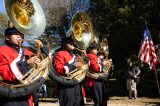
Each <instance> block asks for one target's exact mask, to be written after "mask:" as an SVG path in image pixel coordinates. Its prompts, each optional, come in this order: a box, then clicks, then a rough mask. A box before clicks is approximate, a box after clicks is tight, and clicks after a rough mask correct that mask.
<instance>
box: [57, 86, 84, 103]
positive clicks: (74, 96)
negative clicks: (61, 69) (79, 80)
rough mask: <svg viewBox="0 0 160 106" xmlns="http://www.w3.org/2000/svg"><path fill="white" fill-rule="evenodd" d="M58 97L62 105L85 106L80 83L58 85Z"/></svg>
mask: <svg viewBox="0 0 160 106" xmlns="http://www.w3.org/2000/svg"><path fill="white" fill-rule="evenodd" d="M58 98H59V103H60V106H85V105H84V100H83V97H82V92H81V86H80V84H78V85H74V86H66V85H58Z"/></svg>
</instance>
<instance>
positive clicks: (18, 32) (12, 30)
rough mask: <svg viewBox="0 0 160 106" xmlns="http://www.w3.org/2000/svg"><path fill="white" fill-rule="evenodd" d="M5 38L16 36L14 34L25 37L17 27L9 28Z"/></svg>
mask: <svg viewBox="0 0 160 106" xmlns="http://www.w3.org/2000/svg"><path fill="white" fill-rule="evenodd" d="M4 34H5V36H10V35H14V34H19V35H23V34H22V33H21V32H20V31H18V30H17V29H16V28H15V27H12V28H7V29H6V30H5V33H4Z"/></svg>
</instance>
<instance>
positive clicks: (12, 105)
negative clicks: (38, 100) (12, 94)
mask: <svg viewBox="0 0 160 106" xmlns="http://www.w3.org/2000/svg"><path fill="white" fill-rule="evenodd" d="M0 106H29V103H28V96H23V97H18V98H4V97H0Z"/></svg>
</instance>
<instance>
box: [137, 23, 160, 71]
mask: <svg viewBox="0 0 160 106" xmlns="http://www.w3.org/2000/svg"><path fill="white" fill-rule="evenodd" d="M143 37H144V38H143V42H142V46H141V48H140V52H139V55H138V58H139V59H140V60H142V61H143V62H145V63H147V64H148V65H149V68H150V69H151V70H155V69H156V65H157V64H158V58H157V56H156V53H155V48H154V44H153V41H152V38H151V34H150V32H149V30H148V27H147V25H146V26H145V30H144V35H143Z"/></svg>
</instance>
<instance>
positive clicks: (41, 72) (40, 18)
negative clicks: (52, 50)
mask: <svg viewBox="0 0 160 106" xmlns="http://www.w3.org/2000/svg"><path fill="white" fill-rule="evenodd" d="M25 1H27V2H23V0H4V2H5V8H6V12H7V15H8V17H9V19H10V21H11V22H12V24H13V25H14V26H15V27H16V28H17V30H19V31H20V32H21V33H23V34H24V35H28V36H30V37H35V36H34V35H36V36H39V35H41V34H42V33H43V31H44V29H45V25H46V23H45V22H46V21H45V17H44V13H43V11H42V8H41V6H40V4H39V3H38V1H36V0H25ZM33 42H34V41H33ZM37 57H38V58H40V60H41V62H40V63H38V64H32V68H31V69H30V70H29V71H28V72H27V73H26V74H25V75H24V76H23V77H22V78H20V79H18V81H19V83H18V84H9V83H5V82H3V81H0V95H1V96H6V97H19V96H23V95H27V94H29V93H31V92H33V91H35V90H37V89H38V88H39V87H40V86H41V85H42V84H43V83H44V81H45V80H46V78H47V76H48V74H49V70H50V58H49V56H48V55H47V54H45V53H41V52H40V48H38V53H37Z"/></svg>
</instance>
